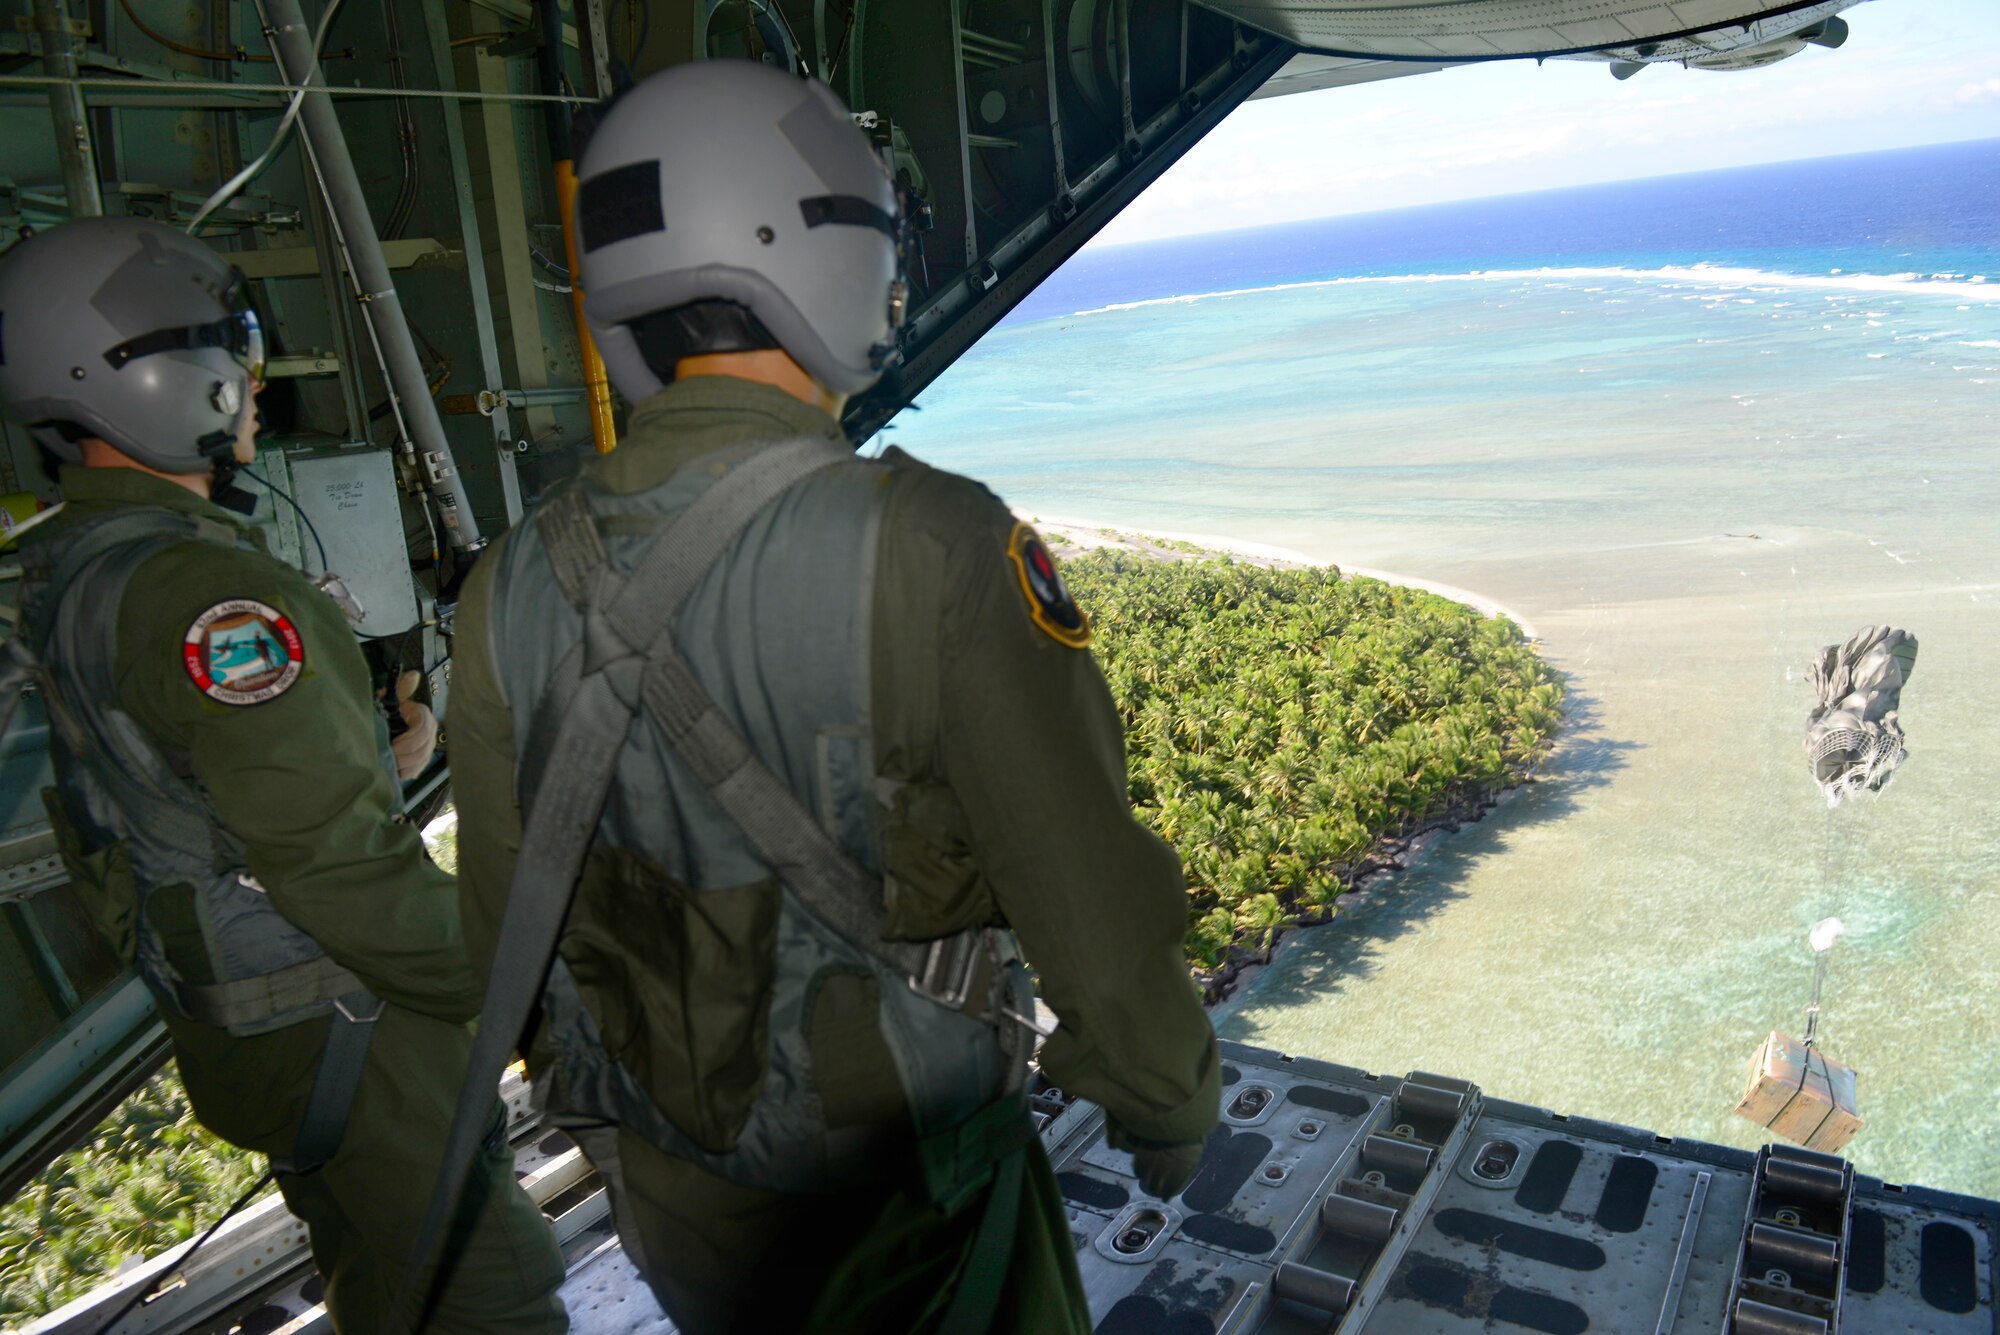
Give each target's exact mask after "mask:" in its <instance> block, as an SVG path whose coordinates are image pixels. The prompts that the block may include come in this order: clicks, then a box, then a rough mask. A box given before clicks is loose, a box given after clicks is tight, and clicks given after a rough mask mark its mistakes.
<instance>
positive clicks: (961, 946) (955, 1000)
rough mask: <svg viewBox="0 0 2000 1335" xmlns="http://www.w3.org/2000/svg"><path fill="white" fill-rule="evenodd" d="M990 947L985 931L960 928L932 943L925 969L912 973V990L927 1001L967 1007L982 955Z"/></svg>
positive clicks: (948, 1005)
mask: <svg viewBox="0 0 2000 1335" xmlns="http://www.w3.org/2000/svg"><path fill="white" fill-rule="evenodd" d="M985 950H986V934H985V933H984V932H959V933H957V934H956V935H953V936H941V937H939V938H938V939H937V940H935V941H933V942H931V943H930V949H929V951H928V952H927V953H926V954H925V956H924V967H923V971H922V972H921V973H915V974H911V975H910V977H909V980H908V981H909V984H910V990H911V991H912V992H914V993H916V994H917V995H918V996H920V997H923V998H924V999H925V1000H927V1001H935V1002H937V1003H938V1005H940V1006H945V1007H948V1008H950V1009H952V1010H963V1009H965V1003H966V999H967V998H969V997H970V996H971V995H972V984H973V979H974V976H975V975H976V974H977V973H978V972H979V957H980V955H981V954H983V953H985Z"/></svg>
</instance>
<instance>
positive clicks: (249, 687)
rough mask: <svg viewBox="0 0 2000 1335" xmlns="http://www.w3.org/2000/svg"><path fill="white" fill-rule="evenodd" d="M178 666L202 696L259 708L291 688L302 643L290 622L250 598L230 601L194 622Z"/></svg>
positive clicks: (300, 664)
mask: <svg viewBox="0 0 2000 1335" xmlns="http://www.w3.org/2000/svg"><path fill="white" fill-rule="evenodd" d="M181 662H182V663H183V665H185V666H186V668H187V674H188V676H189V677H190V678H192V679H193V681H194V684H195V685H196V686H197V687H199V688H200V690H201V693H202V694H203V695H205V696H207V697H208V698H209V699H211V700H219V701H221V702H222V703H223V704H225V705H261V704H263V703H264V702H265V701H266V700H275V699H277V698H278V697H279V696H281V695H283V694H284V693H285V692H286V691H289V690H290V689H292V685H293V683H295V682H297V681H298V679H299V674H300V673H302V672H304V671H305V669H306V642H305V641H304V640H303V639H301V638H300V637H299V631H298V627H296V626H294V625H293V624H292V621H291V618H290V617H288V616H286V615H285V614H284V613H283V612H280V611H279V610H278V609H277V608H275V607H273V606H271V605H270V604H269V603H260V602H258V601H257V600H256V599H254V598H231V599H229V600H228V601H226V602H220V603H217V604H216V605H215V606H213V607H211V608H209V609H208V610H207V611H206V612H203V613H202V614H201V615H200V616H198V617H196V618H195V619H194V624H193V625H192V626H189V627H188V629H187V635H186V636H185V637H184V638H183V639H182V641H181Z"/></svg>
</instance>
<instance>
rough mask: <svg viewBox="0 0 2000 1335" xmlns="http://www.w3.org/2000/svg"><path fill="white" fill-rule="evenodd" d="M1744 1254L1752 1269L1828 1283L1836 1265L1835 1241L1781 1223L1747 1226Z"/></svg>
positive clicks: (1837, 1265) (1838, 1250) (1836, 1250)
mask: <svg viewBox="0 0 2000 1335" xmlns="http://www.w3.org/2000/svg"><path fill="white" fill-rule="evenodd" d="M1747 1252H1748V1254H1749V1257H1750V1260H1751V1261H1752V1262H1753V1263H1754V1268H1756V1269H1760V1270H1771V1269H1776V1270H1784V1271H1788V1272H1790V1273H1791V1274H1794V1275H1810V1276H1811V1277H1812V1278H1814V1279H1821V1280H1827V1281H1829V1282H1830V1281H1831V1280H1832V1279H1833V1273H1834V1271H1835V1270H1836V1269H1837V1268H1838V1267H1839V1265H1840V1242H1839V1240H1838V1239H1835V1238H1829V1237H1825V1236H1823V1235H1821V1234H1818V1233H1807V1232H1804V1231H1803V1230H1800V1229H1796V1228H1786V1227H1785V1226H1784V1225H1782V1224H1765V1223H1756V1224H1752V1225H1750V1241H1749V1245H1748V1248H1747Z"/></svg>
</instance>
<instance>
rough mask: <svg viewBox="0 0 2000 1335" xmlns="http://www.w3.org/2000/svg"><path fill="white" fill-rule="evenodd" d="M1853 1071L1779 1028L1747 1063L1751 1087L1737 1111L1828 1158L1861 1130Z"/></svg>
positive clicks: (1744, 1092)
mask: <svg viewBox="0 0 2000 1335" xmlns="http://www.w3.org/2000/svg"><path fill="white" fill-rule="evenodd" d="M1854 1079H1855V1077H1854V1068H1853V1067H1851V1066H1842V1065H1841V1064H1840V1063H1839V1062H1837V1061H1831V1060H1829V1059H1828V1058H1827V1055H1826V1054H1825V1053H1824V1052H1821V1051H1820V1050H1819V1049H1818V1048H1817V1047H1813V1048H1808V1047H1807V1046H1806V1045H1805V1044H1803V1043H1801V1042H1799V1041H1798V1040H1797V1039H1795V1038H1793V1037H1791V1036H1790V1035H1788V1034H1781V1033H1779V1032H1778V1031H1777V1030H1775V1029H1774V1030H1772V1031H1771V1036H1770V1037H1769V1038H1767V1039H1765V1040H1764V1043H1763V1046H1761V1047H1760V1048H1758V1049H1757V1053H1756V1055H1755V1056H1753V1057H1752V1058H1751V1059H1750V1087H1749V1088H1748V1089H1746V1090H1744V1091H1743V1101H1742V1102H1741V1103H1739V1104H1737V1105H1736V1111H1737V1112H1738V1113H1739V1114H1740V1115H1742V1116H1744V1117H1747V1118H1749V1119H1750V1120H1751V1121H1753V1122H1755V1123H1757V1124H1758V1125H1759V1126H1765V1127H1769V1128H1770V1129H1771V1130H1773V1131H1775V1132H1777V1133H1778V1134H1779V1135H1781V1136H1783V1137H1784V1138H1785V1139H1786V1140H1789V1141H1793V1142H1795V1143H1797V1144H1800V1145H1803V1146H1805V1147H1806V1148H1807V1149H1810V1150H1820V1151H1823V1152H1824V1153H1827V1154H1832V1153H1833V1152H1835V1151H1836V1150H1838V1149H1839V1148H1840V1147H1841V1146H1843V1145H1845V1144H1846V1143H1847V1142H1848V1141H1850V1140H1852V1139H1853V1138H1854V1133H1855V1132H1856V1131H1859V1130H1860V1129H1861V1116H1860V1114H1859V1113H1857V1112H1856V1111H1855V1103H1854Z"/></svg>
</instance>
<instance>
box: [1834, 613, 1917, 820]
mask: <svg viewBox="0 0 2000 1335" xmlns="http://www.w3.org/2000/svg"><path fill="white" fill-rule="evenodd" d="M1916 662H1917V639H1916V637H1915V636H1914V635H1911V634H1910V633H1909V632H1908V631H1904V630H1897V629H1895V628H1893V627H1890V626H1864V627H1862V628H1861V629H1860V630H1858V631H1856V632H1855V633H1854V635H1853V636H1852V637H1850V638H1849V639H1848V641H1847V643H1845V644H1829V645H1828V646H1827V647H1826V648H1824V649H1822V650H1820V651H1819V657H1818V658H1816V659H1815V660H1813V665H1812V684H1813V689H1814V690H1815V691H1816V692H1818V693H1819V704H1818V705H1816V706H1814V708H1813V711H1812V714H1811V715H1810V716H1809V717H1808V718H1807V719H1806V759H1807V763H1808V764H1810V765H1811V767H1812V775H1813V780H1814V782H1816V783H1818V784H1819V786H1820V791H1821V792H1823V793H1825V794H1826V804H1827V805H1828V806H1829V807H1837V806H1839V805H1840V803H1841V801H1842V800H1843V799H1845V798H1848V797H1852V796H1853V795H1854V794H1856V793H1859V792H1861V791H1863V790H1864V789H1865V790H1867V791H1869V792H1878V791H1880V790H1881V788H1882V786H1883V785H1884V784H1886V783H1888V782H1889V778H1890V776H1891V775H1892V774H1894V773H1895V772H1896V767H1897V766H1898V765H1900V764H1902V763H1903V757H1904V756H1906V755H1907V754H1909V753H1908V752H1907V751H1905V750H1904V749H1903V728H1902V725H1901V724H1900V723H1898V722H1897V721H1896V709H1897V706H1898V704H1899V703H1900V700H1901V696H1902V690H1903V683H1904V682H1906V681H1908V680H1909V678H1910V670H1911V669H1912V668H1914V667H1915V666H1916Z"/></svg>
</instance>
